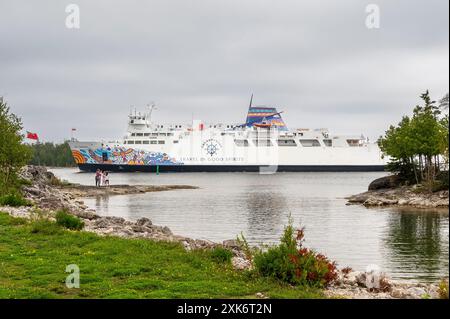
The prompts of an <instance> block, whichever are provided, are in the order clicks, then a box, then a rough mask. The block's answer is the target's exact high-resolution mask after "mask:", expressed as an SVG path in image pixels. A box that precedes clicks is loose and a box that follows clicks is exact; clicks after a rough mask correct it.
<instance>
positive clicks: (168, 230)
mask: <svg viewBox="0 0 450 319" xmlns="http://www.w3.org/2000/svg"><path fill="white" fill-rule="evenodd" d="M162 232H163V234H165V235H172V231H171V230H170V228H169V227H167V226H164V227H163V228H162Z"/></svg>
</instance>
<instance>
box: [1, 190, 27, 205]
mask: <svg viewBox="0 0 450 319" xmlns="http://www.w3.org/2000/svg"><path fill="white" fill-rule="evenodd" d="M0 206H12V207H20V206H31V202H30V201H28V200H26V199H25V198H23V196H22V195H21V194H19V193H11V194H8V195H4V196H1V197H0Z"/></svg>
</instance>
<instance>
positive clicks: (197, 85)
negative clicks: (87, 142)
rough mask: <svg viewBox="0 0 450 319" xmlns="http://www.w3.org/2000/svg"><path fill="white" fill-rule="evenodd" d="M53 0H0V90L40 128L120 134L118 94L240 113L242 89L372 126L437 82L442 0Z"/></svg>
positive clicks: (235, 118) (188, 111)
mask: <svg viewBox="0 0 450 319" xmlns="http://www.w3.org/2000/svg"><path fill="white" fill-rule="evenodd" d="M72 2H74V3H77V4H79V6H80V11H81V29H79V30H68V29H66V28H65V26H64V20H65V17H66V13H65V12H64V9H65V6H66V5H67V4H68V3H69V2H67V3H66V2H64V1H39V2H29V1H17V0H15V1H13V0H6V1H2V3H1V4H0V12H1V13H2V19H1V21H0V94H1V95H5V98H6V100H7V101H8V102H9V104H10V105H11V106H12V109H13V110H14V111H15V112H17V113H19V114H20V115H21V116H22V117H23V120H24V123H25V125H26V127H27V129H29V130H33V131H37V132H38V133H41V135H42V136H43V137H44V138H45V139H46V140H62V139H63V138H65V137H68V136H69V134H70V128H71V127H77V128H78V133H77V134H78V136H79V138H96V137H118V136H121V135H122V133H123V130H124V129H125V125H126V123H125V121H126V115H127V113H128V111H129V106H130V105H136V106H144V105H145V104H146V103H148V102H149V101H155V102H156V103H157V104H158V105H159V106H160V107H159V110H158V111H156V112H155V119H157V120H160V121H163V122H173V121H177V122H189V121H190V120H191V118H192V116H194V117H195V118H201V119H204V120H207V121H210V122H233V123H236V122H241V121H243V120H244V118H245V112H246V107H247V105H248V99H249V96H250V93H252V92H253V93H255V102H256V103H257V104H272V105H278V106H279V108H280V109H283V110H284V111H285V115H284V117H285V120H286V122H287V123H288V124H289V125H290V126H293V127H295V126H298V127H329V128H330V130H332V131H338V132H342V133H352V132H353V133H356V134H360V133H364V134H366V135H368V136H371V137H373V138H375V137H377V136H378V135H380V134H381V133H383V131H384V130H385V129H386V127H387V126H388V125H389V124H391V123H394V122H396V121H398V120H399V119H400V117H401V115H403V114H404V113H406V112H409V111H410V109H411V107H412V106H413V105H415V104H416V103H418V95H419V94H420V93H421V92H422V91H423V90H425V89H430V90H431V92H432V94H433V95H434V96H435V97H436V98H439V97H440V96H442V95H443V94H444V93H446V92H447V91H448V84H449V81H448V53H449V51H448V36H449V34H448V2H447V1H442V0H431V1H425V0H416V1H407V0H398V1H388V0H382V1H371V2H375V3H378V4H379V5H380V8H381V29H379V30H368V29H367V28H366V27H365V25H364V20H365V16H366V14H365V11H364V9H365V6H366V5H367V4H368V3H371V2H369V1H360V0H345V1H334V0H328V1H325V0H322V1H313V0H309V1H294V0H289V1H287V0H285V1H260V0H251V1H250V0H247V1H237V0H232V1H218V0H214V1H206V0H190V1H186V0H184V1H182V0H174V1H163V0H158V1H146V2H143V1H137V0H134V1H126V2H123V1H85V0H83V1H72Z"/></svg>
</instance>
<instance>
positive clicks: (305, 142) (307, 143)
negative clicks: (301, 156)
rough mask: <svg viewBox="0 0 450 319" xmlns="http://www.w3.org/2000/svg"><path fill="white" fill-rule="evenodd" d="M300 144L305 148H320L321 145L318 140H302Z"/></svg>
mask: <svg viewBox="0 0 450 319" xmlns="http://www.w3.org/2000/svg"><path fill="white" fill-rule="evenodd" d="M300 143H301V144H302V146H304V147H315V146H320V143H319V141H318V140H300Z"/></svg>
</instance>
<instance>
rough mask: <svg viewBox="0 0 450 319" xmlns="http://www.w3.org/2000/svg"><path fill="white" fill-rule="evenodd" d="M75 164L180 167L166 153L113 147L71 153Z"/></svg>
mask: <svg viewBox="0 0 450 319" xmlns="http://www.w3.org/2000/svg"><path fill="white" fill-rule="evenodd" d="M72 154H73V157H74V159H75V162H76V163H77V164H117V165H182V164H183V163H182V162H178V161H177V160H176V159H175V158H172V157H170V156H169V155H168V154H166V153H161V152H147V151H144V150H139V149H132V148H124V147H114V148H109V147H108V148H105V149H102V148H98V149H96V150H91V149H80V150H73V151H72Z"/></svg>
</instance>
